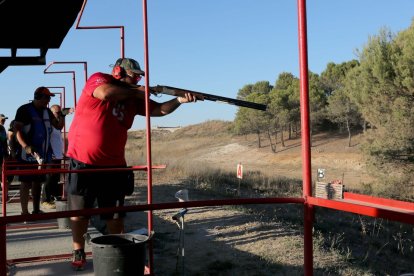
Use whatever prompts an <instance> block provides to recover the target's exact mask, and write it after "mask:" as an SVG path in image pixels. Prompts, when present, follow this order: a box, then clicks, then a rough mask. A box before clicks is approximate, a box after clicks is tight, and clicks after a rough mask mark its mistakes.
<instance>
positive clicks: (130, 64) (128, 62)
mask: <svg viewBox="0 0 414 276" xmlns="http://www.w3.org/2000/svg"><path fill="white" fill-rule="evenodd" d="M114 66H119V67H122V68H124V69H125V70H130V71H132V72H134V73H136V74H139V75H145V72H144V71H142V70H141V67H140V66H139V63H138V61H136V60H135V59H132V58H119V59H118V60H117V61H116V62H115V65H114Z"/></svg>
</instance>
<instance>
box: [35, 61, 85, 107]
mask: <svg viewBox="0 0 414 276" xmlns="http://www.w3.org/2000/svg"><path fill="white" fill-rule="evenodd" d="M53 64H83V71H84V76H85V83H86V80H87V79H88V63H87V62H86V61H52V62H51V63H49V65H48V66H47V67H46V68H45V70H43V73H44V74H67V73H71V74H72V80H73V103H74V107H75V108H76V105H77V97H76V75H75V71H48V69H49V68H50V67H51V66H52V65H53Z"/></svg>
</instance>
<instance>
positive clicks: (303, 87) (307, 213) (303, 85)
mask: <svg viewBox="0 0 414 276" xmlns="http://www.w3.org/2000/svg"><path fill="white" fill-rule="evenodd" d="M298 38H299V67H300V119H301V129H302V179H303V196H304V197H305V204H304V262H305V264H304V270H305V275H313V247H312V246H313V245H312V227H313V206H311V205H309V204H308V203H307V202H306V197H308V196H312V182H311V179H312V172H311V155H310V153H311V149H310V127H309V83H308V45H307V26H306V0H298Z"/></svg>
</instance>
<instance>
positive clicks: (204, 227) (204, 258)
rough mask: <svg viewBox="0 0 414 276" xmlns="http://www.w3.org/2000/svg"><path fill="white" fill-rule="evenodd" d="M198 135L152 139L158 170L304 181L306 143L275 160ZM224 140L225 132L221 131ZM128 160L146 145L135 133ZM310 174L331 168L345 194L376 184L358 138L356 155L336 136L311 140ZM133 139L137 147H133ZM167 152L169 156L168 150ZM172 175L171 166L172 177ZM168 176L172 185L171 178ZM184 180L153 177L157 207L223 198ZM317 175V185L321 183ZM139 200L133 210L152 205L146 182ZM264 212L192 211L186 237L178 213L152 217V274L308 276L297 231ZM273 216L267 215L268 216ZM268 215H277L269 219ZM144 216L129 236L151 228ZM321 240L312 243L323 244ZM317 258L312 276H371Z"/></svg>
mask: <svg viewBox="0 0 414 276" xmlns="http://www.w3.org/2000/svg"><path fill="white" fill-rule="evenodd" d="M200 132H202V131H201V130H200V129H198V130H194V131H191V130H189V129H188V128H187V129H185V130H183V132H181V133H180V132H179V131H176V132H175V133H174V134H168V133H155V134H154V135H153V146H152V148H153V152H154V153H153V163H154V164H160V163H161V164H167V165H168V164H169V163H170V161H171V159H174V160H183V161H182V163H183V165H185V164H184V163H185V162H190V163H193V164H203V165H204V166H206V167H214V168H220V169H223V170H230V171H234V173H235V177H236V165H237V164H238V163H239V162H241V163H242V164H243V166H244V171H245V172H247V171H261V172H264V173H266V174H269V175H274V176H285V177H289V178H298V179H301V178H302V162H301V141H300V139H299V138H297V139H292V140H288V141H286V145H285V147H281V146H280V144H277V151H276V153H274V152H272V151H271V149H270V146H269V144H268V143H267V144H266V143H265V144H264V145H262V147H261V148H258V147H257V137H256V136H246V137H244V136H243V137H240V136H238V137H234V136H230V135H224V136H222V135H219V134H217V132H216V133H215V134H211V132H210V135H209V136H208V137H206V136H205V135H203V134H200ZM218 132H220V131H218ZM130 138H131V139H130V141H129V143H128V147H129V155H128V156H129V160H130V162H129V163H131V160H132V164H134V165H135V164H136V162H139V161H137V160H135V159H134V158H133V156H134V155H136V152H134V149H137V148H139V149H141V150H142V147H143V145H144V139H143V138H142V133H138V132H137V133H131V135H130ZM313 138H314V139H313V147H312V155H311V156H312V171H313V172H316V169H317V168H325V169H326V172H327V175H326V176H327V177H326V178H327V179H326V180H332V179H343V180H344V183H345V185H346V187H348V188H355V187H358V186H359V185H360V184H361V183H364V182H368V181H372V180H373V179H374V177H373V176H371V175H369V174H368V173H367V172H366V171H365V165H364V163H363V159H362V156H361V155H360V153H359V150H358V143H359V139H360V138H359V137H358V136H357V137H354V138H353V145H354V146H353V147H347V143H348V141H347V138H346V137H342V136H334V135H332V134H318V135H315V136H314V137H313ZM134 139H135V140H134ZM166 149H169V150H166ZM168 170H169V168H168V166H167V169H166V171H168ZM166 175H167V177H166ZM185 177H186V176H185V175H175V176H174V177H172V176H171V175H169V174H168V173H167V174H158V173H157V172H154V177H153V203H160V202H176V201H177V199H175V198H174V194H175V192H177V191H178V190H180V189H189V195H190V200H202V199H215V198H222V197H223V196H222V195H216V194H212V193H211V192H207V193H206V192H204V191H202V190H197V189H194V188H193V187H191V186H189V185H188V182H186V181H185ZM315 177H316V176H315V174H314V175H313V179H315ZM136 178H137V179H136V183H139V184H138V186H137V187H136V191H135V193H134V195H133V196H132V197H131V198H130V199H129V202H130V204H140V203H145V202H146V201H147V190H146V176H145V175H144V174H139V175H138V176H136ZM259 208H263V212H261V211H258V212H246V210H245V209H244V208H243V207H220V206H219V207H200V208H191V209H189V210H188V213H187V214H186V215H185V221H184V230H182V229H181V230H180V228H179V227H178V225H177V224H176V223H175V221H174V220H173V219H172V216H173V215H174V214H176V213H177V211H179V210H177V209H174V210H161V211H154V212H153V214H154V230H155V236H154V239H153V242H154V243H153V246H154V269H155V273H156V275H184V274H185V275H303V273H304V271H303V262H304V259H303V235H302V228H301V226H298V224H291V223H289V222H286V221H282V220H279V219H278V215H277V214H278V212H284V211H285V210H284V209H283V207H282V206H280V205H272V206H264V205H262V206H259ZM265 209H267V211H265ZM269 213H272V214H273V215H271V216H269ZM296 219H297V220H298V221H302V220H303V215H302V209H301V207H300V206H298V208H297V218H296ZM146 222H147V218H146V214H143V213H137V214H131V215H130V216H129V218H128V221H127V227H128V228H127V230H133V229H139V228H140V227H146V226H147V225H146ZM180 234H181V235H183V236H184V244H183V247H184V248H185V256H184V258H182V257H179V255H180V254H179V252H177V250H178V248H179V247H180V244H179V239H180ZM318 242H319V240H318V239H317V238H316V239H315V240H314V243H316V244H317V243H318ZM318 248H319V247H318V246H315V251H314V275H371V274H369V273H367V272H366V271H365V270H363V269H362V268H359V267H355V266H350V264H349V263H347V262H346V261H345V259H346V258H345V257H344V256H343V255H342V254H340V253H339V252H338V251H336V250H334V249H333V248H331V249H330V250H326V251H324V250H319V249H318Z"/></svg>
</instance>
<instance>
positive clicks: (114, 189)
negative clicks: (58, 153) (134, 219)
mask: <svg viewBox="0 0 414 276" xmlns="http://www.w3.org/2000/svg"><path fill="white" fill-rule="evenodd" d="M123 167H125V166H123ZM97 168H99V169H103V168H105V167H97V166H92V165H87V164H85V163H82V162H80V161H78V160H75V159H69V170H82V169H97ZM111 168H114V167H111ZM124 175H125V173H124V172H90V173H89V172H88V173H68V181H67V183H68V186H67V194H68V200H69V201H68V206H69V210H81V209H84V208H94V207H96V204H95V201H97V206H98V207H100V208H105V207H119V206H124V201H125V192H124V189H123V187H124V182H125V177H124ZM85 217H86V216H85ZM100 217H101V219H115V218H120V217H125V212H119V213H112V214H102V215H101V216H100Z"/></svg>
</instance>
